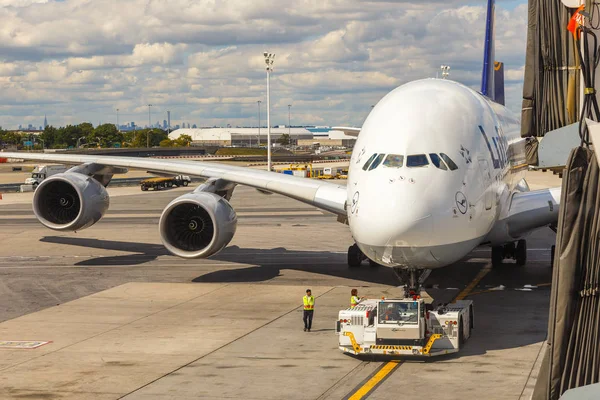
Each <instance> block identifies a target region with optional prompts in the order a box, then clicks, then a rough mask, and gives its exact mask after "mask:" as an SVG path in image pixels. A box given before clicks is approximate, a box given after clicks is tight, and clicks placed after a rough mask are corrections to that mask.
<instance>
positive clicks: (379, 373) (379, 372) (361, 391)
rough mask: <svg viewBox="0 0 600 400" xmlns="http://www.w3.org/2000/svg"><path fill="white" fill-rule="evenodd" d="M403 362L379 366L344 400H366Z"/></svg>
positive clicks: (391, 362) (392, 362)
mask: <svg viewBox="0 0 600 400" xmlns="http://www.w3.org/2000/svg"><path fill="white" fill-rule="evenodd" d="M403 362H404V361H390V362H388V363H385V364H381V366H380V367H379V368H377V369H376V370H375V371H374V372H373V373H372V374H371V375H369V376H368V377H367V379H365V381H366V382H365V381H363V382H361V383H360V384H359V385H358V386H357V387H356V388H354V390H352V392H350V393H349V394H348V395H347V396H346V397H344V400H360V399H366V398H367V397H368V396H369V395H370V394H371V393H372V392H373V391H374V390H375V389H377V387H379V386H380V385H381V384H382V383H383V382H384V381H385V380H386V379H387V378H388V377H389V376H390V375H391V373H392V372H394V371H395V370H396V368H398V367H399V366H400V365H402V363H403Z"/></svg>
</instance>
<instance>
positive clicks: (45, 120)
mask: <svg viewBox="0 0 600 400" xmlns="http://www.w3.org/2000/svg"><path fill="white" fill-rule="evenodd" d="M47 126H48V118H46V114H44V129H46V127H47Z"/></svg>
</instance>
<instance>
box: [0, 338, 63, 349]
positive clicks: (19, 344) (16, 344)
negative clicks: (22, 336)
mask: <svg viewBox="0 0 600 400" xmlns="http://www.w3.org/2000/svg"><path fill="white" fill-rule="evenodd" d="M48 343H52V342H41V341H37V340H0V349H19V350H32V349H37V348H38V347H42V346H43V345H45V344H48Z"/></svg>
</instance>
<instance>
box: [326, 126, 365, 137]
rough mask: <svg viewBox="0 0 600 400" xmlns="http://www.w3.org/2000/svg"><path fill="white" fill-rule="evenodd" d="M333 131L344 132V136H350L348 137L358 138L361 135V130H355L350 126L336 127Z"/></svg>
mask: <svg viewBox="0 0 600 400" xmlns="http://www.w3.org/2000/svg"><path fill="white" fill-rule="evenodd" d="M331 130H332V131H342V132H344V135H348V136H353V137H358V134H359V133H360V128H353V127H350V126H334V127H333V128H331Z"/></svg>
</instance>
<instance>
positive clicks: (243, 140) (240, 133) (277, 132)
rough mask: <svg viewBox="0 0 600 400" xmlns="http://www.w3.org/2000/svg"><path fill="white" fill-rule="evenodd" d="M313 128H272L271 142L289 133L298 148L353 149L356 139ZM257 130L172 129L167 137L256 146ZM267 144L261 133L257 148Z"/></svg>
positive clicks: (264, 136)
mask: <svg viewBox="0 0 600 400" xmlns="http://www.w3.org/2000/svg"><path fill="white" fill-rule="evenodd" d="M311 129H312V128H271V142H272V143H278V141H279V138H280V137H281V136H282V135H287V134H288V132H289V134H290V136H291V139H292V144H294V145H298V146H306V147H313V146H334V147H335V146H339V147H353V146H354V143H355V142H356V138H354V137H352V136H346V135H345V134H344V133H343V132H341V131H332V130H331V129H329V128H327V129H326V130H323V131H322V132H318V133H317V134H315V133H314V132H312V131H311ZM258 134H259V129H258V128H199V129H198V128H196V129H193V128H192V129H187V128H183V129H179V128H177V129H175V130H174V131H173V132H171V133H170V134H169V139H177V138H178V137H179V136H180V135H189V136H190V137H191V138H192V144H195V145H212V146H256V145H257V144H258V141H259V138H258ZM266 144H267V129H266V128H261V129H260V145H261V146H265V145H266Z"/></svg>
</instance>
